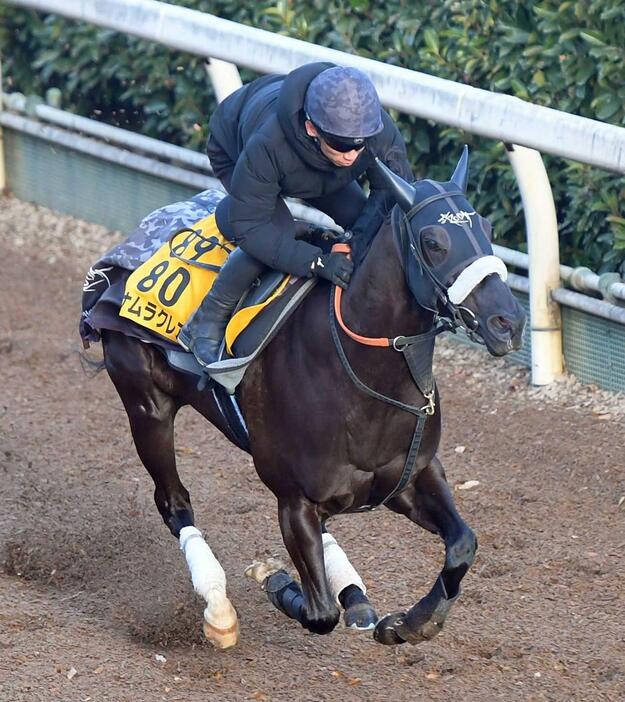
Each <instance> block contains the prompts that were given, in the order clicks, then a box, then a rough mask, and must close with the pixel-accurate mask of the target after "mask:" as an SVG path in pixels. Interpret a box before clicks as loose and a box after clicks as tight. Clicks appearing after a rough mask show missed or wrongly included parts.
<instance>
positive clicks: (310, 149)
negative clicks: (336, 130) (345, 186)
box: [276, 62, 337, 171]
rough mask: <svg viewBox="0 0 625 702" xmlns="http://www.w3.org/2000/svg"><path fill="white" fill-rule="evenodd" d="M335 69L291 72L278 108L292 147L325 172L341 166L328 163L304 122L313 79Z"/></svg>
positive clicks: (322, 65)
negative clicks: (305, 103)
mask: <svg viewBox="0 0 625 702" xmlns="http://www.w3.org/2000/svg"><path fill="white" fill-rule="evenodd" d="M335 65H336V64H334V63H329V62H324V63H307V64H306V65H304V66H300V67H299V68H296V69H295V70H294V71H291V72H290V73H289V74H288V75H286V76H285V78H284V82H283V84H282V88H281V89H280V94H279V96H278V103H277V108H276V111H277V115H278V122H279V123H280V127H281V128H282V131H283V132H284V135H285V137H286V140H287V141H288V142H289V146H290V147H291V148H292V149H293V150H294V151H295V152H296V153H297V155H298V156H299V157H300V158H301V159H302V161H304V162H305V163H306V164H308V165H309V166H311V167H312V168H316V169H317V170H322V171H334V170H336V169H337V166H335V165H333V164H332V163H330V161H328V159H327V158H326V157H325V156H324V155H323V154H322V153H321V151H319V147H318V146H317V145H316V144H315V142H314V141H313V140H312V139H311V138H310V137H309V136H308V134H306V129H305V128H304V120H303V112H304V96H305V95H306V90H307V89H308V86H309V85H310V82H311V81H312V79H313V78H315V77H316V76H318V75H319V74H320V73H321V72H322V71H325V70H326V69H327V68H333V67H334V66H335Z"/></svg>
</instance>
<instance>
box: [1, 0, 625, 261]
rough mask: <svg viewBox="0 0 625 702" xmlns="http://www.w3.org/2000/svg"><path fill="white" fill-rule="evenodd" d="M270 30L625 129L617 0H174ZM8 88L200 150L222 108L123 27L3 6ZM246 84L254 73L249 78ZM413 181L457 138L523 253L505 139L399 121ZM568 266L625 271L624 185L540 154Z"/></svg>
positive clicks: (487, 202) (184, 61)
mask: <svg viewBox="0 0 625 702" xmlns="http://www.w3.org/2000/svg"><path fill="white" fill-rule="evenodd" d="M173 2H174V4H178V5H184V6H186V7H191V8H193V9H197V10H201V11H204V12H210V13H212V14H216V15H218V16H220V17H224V18H227V19H232V20H236V21H237V22H243V23H245V24H249V25H253V26H256V27H260V28H263V29H268V30H270V31H273V32H280V33H282V34H287V35H289V36H293V37H297V38H299V39H304V40H306V41H310V42H314V43H316V44H321V45H324V46H330V47H332V48H336V49H340V50H343V51H348V52H352V53H358V54H360V55H362V56H368V57H371V58H375V59H379V60H382V61H386V62H387V63H391V64H396V65H400V66H405V67H407V68H412V69H417V70H420V71H424V72H426V73H431V74H434V75H437V76H439V77H441V78H448V79H450V80H455V81H460V82H464V83H467V84H469V85H473V86H476V87H480V88H484V89H487V90H495V91H498V92H504V93H508V94H511V95H516V96H517V97H519V98H522V99H524V100H530V101H532V102H534V103H536V104H539V105H547V106H549V107H553V108H556V109H559V110H565V111H567V112H573V113H576V114H579V115H583V116H585V117H591V118H594V119H600V120H604V121H607V122H611V123H613V124H618V125H625V81H623V65H625V5H623V3H622V0H577V1H574V0H568V1H567V0H564V1H563V2H562V1H558V0H540V1H538V0H524V1H523V2H521V1H518V0H488V1H480V0H422V2H419V3H416V2H414V0H386V2H385V3H379V2H377V1H376V0H277V4H274V5H272V4H271V3H272V2H275V0H266V2H262V0H261V1H259V0H173ZM0 20H2V25H1V27H2V28H1V29H0V47H1V48H2V60H3V70H4V74H5V90H7V91H10V90H19V91H20V92H23V93H27V94H31V93H32V94H39V95H42V94H43V93H44V92H45V90H46V89H47V88H49V87H58V88H60V89H61V91H62V93H63V107H64V108H65V109H69V110H72V111H75V112H77V113H79V114H82V115H87V116H92V117H95V118H97V119H102V120H104V121H107V122H110V123H113V124H119V125H121V126H124V127H127V128H130V129H136V130H139V131H141V132H143V133H145V134H148V135H151V136H155V137H158V138H161V139H166V140H168V141H171V142H174V143H178V144H183V145H185V146H188V147H191V148H196V149H200V150H201V149H202V148H203V144H204V141H205V138H206V122H207V118H208V115H209V114H210V113H211V111H212V110H213V109H214V105H215V101H214V96H213V93H212V89H211V86H210V82H209V81H208V79H207V76H206V72H205V70H204V66H203V61H202V59H200V58H198V57H195V56H191V55H186V54H183V53H180V52H176V51H170V50H167V49H166V48H164V47H162V46H160V45H157V44H153V43H150V42H146V41H143V40H139V39H135V38H133V37H125V36H123V35H120V34H117V33H115V32H112V31H109V30H105V29H99V28H95V27H92V26H89V25H83V24H80V23H77V22H75V21H73V20H63V19H61V18H58V17H54V16H47V17H46V16H42V15H40V14H37V13H34V12H29V11H25V10H18V9H16V8H14V7H7V6H4V5H3V6H0ZM242 76H243V79H244V80H249V79H251V78H253V77H254V74H252V73H251V72H250V71H242ZM394 116H395V117H396V118H397V119H398V124H399V127H400V129H401V131H402V134H403V135H404V137H405V139H406V142H407V144H408V145H409V155H410V158H411V161H412V163H413V166H414V168H415V173H416V174H417V175H418V176H424V175H425V174H426V173H427V174H428V175H429V176H431V177H435V178H440V179H446V178H447V177H448V176H449V174H450V172H451V168H452V167H453V164H454V163H455V159H456V158H457V156H458V154H459V150H460V145H461V144H462V143H465V142H466V143H468V144H469V145H470V146H471V148H472V154H473V156H472V178H471V186H472V187H473V188H474V189H475V191H476V193H475V194H472V195H473V200H474V202H475V205H476V207H477V208H479V209H480V210H481V211H483V212H484V213H487V214H488V215H489V217H490V218H491V220H492V222H493V225H494V229H495V234H496V239H497V240H498V241H500V242H502V243H505V244H507V245H511V246H514V247H517V248H521V249H523V248H524V246H525V241H524V230H523V222H522V213H521V204H520V198H519V196H518V192H517V188H516V185H515V181H514V177H513V175H512V173H511V169H510V166H509V164H508V161H507V158H506V156H505V153H504V148H503V145H502V144H499V143H496V142H493V141H491V140H487V139H481V138H478V137H474V136H473V135H471V134H467V133H459V132H458V130H455V129H450V128H446V127H445V126H441V125H435V124H433V123H430V122H426V121H424V120H420V119H417V118H415V117H411V116H407V115H394ZM545 160H546V163H547V168H548V172H549V176H550V179H551V182H552V186H553V189H554V194H555V196H556V201H557V207H558V220H559V222H560V233H561V236H560V241H561V255H562V260H563V262H566V263H569V264H582V265H588V266H589V267H591V268H592V269H593V270H600V271H605V270H615V269H619V270H621V271H622V270H624V269H625V218H624V217H623V216H622V214H621V210H620V203H622V202H624V201H625V182H624V179H623V178H622V177H620V176H615V175H613V174H610V173H606V172H603V171H599V170H597V169H593V168H590V167H588V166H584V165H582V164H578V163H572V162H566V161H563V160H561V159H555V158H551V157H545Z"/></svg>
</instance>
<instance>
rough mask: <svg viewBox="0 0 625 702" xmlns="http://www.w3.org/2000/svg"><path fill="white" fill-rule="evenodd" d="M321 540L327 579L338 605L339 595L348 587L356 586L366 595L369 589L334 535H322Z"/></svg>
mask: <svg viewBox="0 0 625 702" xmlns="http://www.w3.org/2000/svg"><path fill="white" fill-rule="evenodd" d="M321 538H322V539H323V558H324V561H325V566H326V577H327V578H328V584H329V585H330V591H331V592H332V596H333V597H334V599H335V601H336V604H337V605H339V607H340V606H341V603H340V602H339V594H340V593H341V592H342V591H343V590H344V589H345V588H346V587H347V586H348V585H355V586H356V587H359V588H360V589H361V590H362V591H363V592H364V593H366V592H367V588H366V587H365V584H364V583H363V582H362V579H361V577H360V575H358V573H357V572H356V569H355V568H354V566H353V565H352V564H351V563H350V562H349V560H348V558H347V556H346V555H345V551H343V549H342V548H341V547H340V546H339V545H338V544H337V543H336V539H335V538H334V537H333V536H332V534H328V533H327V532H326V533H325V534H322V535H321Z"/></svg>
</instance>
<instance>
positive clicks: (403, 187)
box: [375, 156, 417, 212]
mask: <svg viewBox="0 0 625 702" xmlns="http://www.w3.org/2000/svg"><path fill="white" fill-rule="evenodd" d="M375 162H376V164H377V166H378V168H379V169H380V173H381V174H382V176H383V177H384V180H385V181H386V182H387V184H388V187H389V189H390V191H391V192H392V193H393V196H394V197H395V200H397V204H398V205H399V206H400V207H401V208H402V210H404V212H408V211H409V210H411V209H412V206H413V205H414V201H415V198H416V196H417V191H416V190H415V189H414V188H413V187H412V185H410V183H408V182H407V181H405V180H404V179H403V178H402V177H401V176H398V175H397V173H393V171H392V170H391V169H390V168H389V167H388V166H386V165H384V164H383V163H382V161H380V159H379V158H378V157H377V156H376V157H375Z"/></svg>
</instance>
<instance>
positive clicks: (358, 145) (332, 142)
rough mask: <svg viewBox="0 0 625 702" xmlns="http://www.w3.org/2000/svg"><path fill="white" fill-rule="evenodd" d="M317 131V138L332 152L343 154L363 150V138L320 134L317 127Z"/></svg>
mask: <svg viewBox="0 0 625 702" xmlns="http://www.w3.org/2000/svg"><path fill="white" fill-rule="evenodd" d="M317 131H318V132H319V137H320V138H321V139H323V141H325V143H326V144H327V145H328V146H329V147H330V148H331V149H333V150H334V151H340V152H341V153H343V154H344V153H347V152H348V151H362V150H363V149H364V148H365V139H364V138H363V137H356V138H355V139H350V138H349V137H340V136H336V135H334V134H327V133H326V132H322V131H321V130H320V129H319V127H317Z"/></svg>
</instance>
